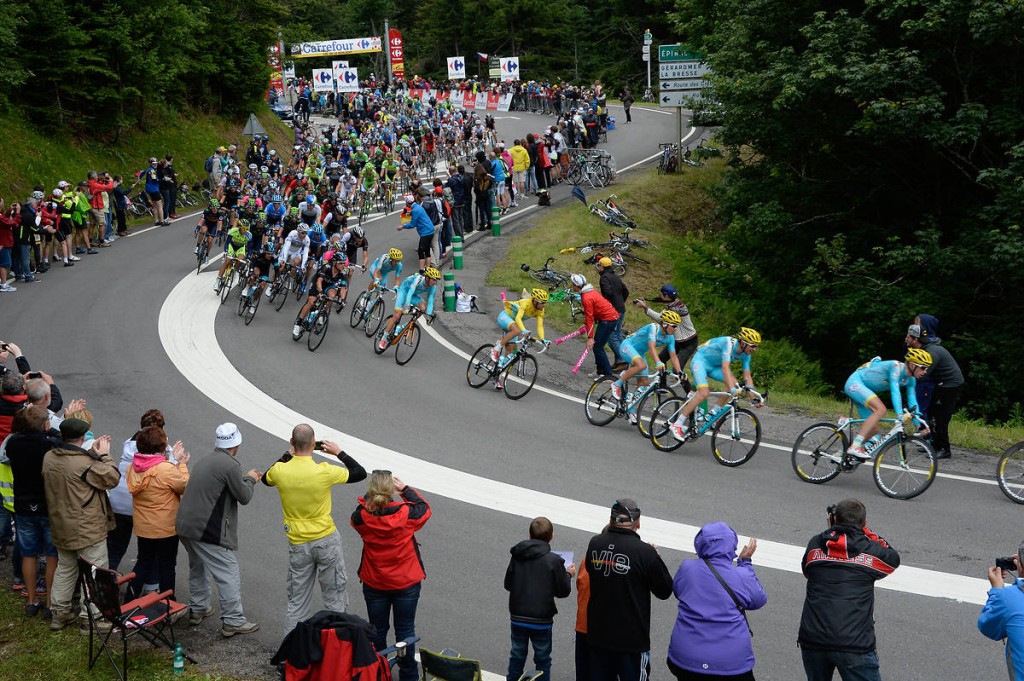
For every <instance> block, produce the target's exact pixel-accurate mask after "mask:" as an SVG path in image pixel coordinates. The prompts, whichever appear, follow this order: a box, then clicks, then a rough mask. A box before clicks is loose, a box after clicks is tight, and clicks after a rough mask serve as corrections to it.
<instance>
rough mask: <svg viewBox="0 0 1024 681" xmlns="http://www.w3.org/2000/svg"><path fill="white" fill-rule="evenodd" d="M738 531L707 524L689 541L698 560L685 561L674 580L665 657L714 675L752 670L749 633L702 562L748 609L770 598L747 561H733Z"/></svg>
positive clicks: (752, 608) (687, 667) (727, 595)
mask: <svg viewBox="0 0 1024 681" xmlns="http://www.w3.org/2000/svg"><path fill="white" fill-rule="evenodd" d="M736 544H737V537H736V532H734V531H733V529H732V528H731V527H729V526H728V525H727V524H725V523H720V522H719V523H709V524H707V525H705V526H704V527H702V528H701V529H700V532H698V533H697V537H696V538H695V539H694V540H693V545H694V548H695V549H696V551H697V558H695V559H690V560H684V561H683V562H682V564H681V565H680V566H679V570H678V571H677V572H676V576H675V579H674V580H673V582H672V591H673V592H674V593H675V596H676V598H677V599H679V611H678V615H677V617H676V624H675V627H674V628H673V629H672V639H671V641H670V642H669V648H668V657H669V659H670V660H672V662H673V663H674V664H675V665H677V666H678V667H681V668H682V669H685V670H687V671H692V672H698V673H701V674H711V675H716V676H732V675H739V674H744V673H746V672H748V671H750V670H751V669H753V668H754V648H753V645H752V643H751V638H750V631H749V629H748V628H747V623H746V622H745V621H744V619H743V614H742V613H740V610H739V608H737V607H736V603H735V602H734V601H733V600H732V597H731V596H730V595H729V593H728V592H727V591H726V590H725V588H724V587H723V586H722V585H721V584H720V583H719V581H718V579H716V578H715V576H714V574H712V572H711V569H710V568H709V567H708V566H707V564H706V563H705V562H704V559H705V558H707V559H708V561H709V562H710V563H711V564H712V565H713V566H714V567H715V570H717V571H718V574H719V575H721V576H722V579H724V580H725V583H726V584H728V585H729V588H731V589H732V590H733V592H734V593H735V594H736V598H738V599H739V602H740V603H741V604H742V605H743V607H744V609H746V610H756V609H757V608H760V607H763V606H764V604H765V603H767V602H768V596H767V595H766V594H765V591H764V587H762V586H761V582H759V581H758V579H757V575H756V574H754V568H753V566H752V565H751V564H750V560H749V559H741V560H740V561H739V562H738V563H737V564H736V565H733V561H734V560H735V559H736Z"/></svg>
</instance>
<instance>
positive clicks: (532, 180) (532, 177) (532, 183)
mask: <svg viewBox="0 0 1024 681" xmlns="http://www.w3.org/2000/svg"><path fill="white" fill-rule="evenodd" d="M526 191H527V192H535V191H537V167H536V166H530V167H529V168H527V169H526Z"/></svg>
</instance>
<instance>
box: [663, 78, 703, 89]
mask: <svg viewBox="0 0 1024 681" xmlns="http://www.w3.org/2000/svg"><path fill="white" fill-rule="evenodd" d="M710 85H711V83H709V82H708V81H706V80H704V79H703V78H686V79H683V80H663V81H661V83H659V85H658V89H659V90H661V91H662V92H666V91H671V92H677V91H679V90H703V89H704V88H706V87H710Z"/></svg>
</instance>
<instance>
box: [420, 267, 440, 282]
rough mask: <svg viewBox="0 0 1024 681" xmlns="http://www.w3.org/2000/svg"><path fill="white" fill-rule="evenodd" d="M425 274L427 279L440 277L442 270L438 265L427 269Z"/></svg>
mask: <svg viewBox="0 0 1024 681" xmlns="http://www.w3.org/2000/svg"><path fill="white" fill-rule="evenodd" d="M423 276H425V277H426V278H427V279H440V278H441V272H440V271H439V270H438V269H437V268H436V267H428V268H427V269H426V271H425V272H424V273H423Z"/></svg>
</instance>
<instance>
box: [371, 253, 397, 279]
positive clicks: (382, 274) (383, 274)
mask: <svg viewBox="0 0 1024 681" xmlns="http://www.w3.org/2000/svg"><path fill="white" fill-rule="evenodd" d="M378 270H379V273H378V275H377V276H378V278H379V279H380V280H381V281H384V279H385V278H387V276H388V275H389V274H391V273H392V272H394V273H395V278H396V279H397V278H398V277H400V276H402V261H401V260H399V261H397V262H396V261H393V260H392V259H391V258H389V257H388V254H387V253H385V254H383V255H381V256H380V257H378V258H377V259H376V260H374V261H373V264H371V265H370V271H371V272H378Z"/></svg>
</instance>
